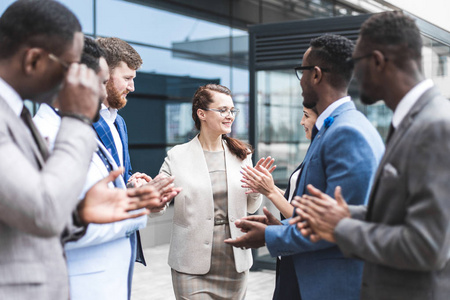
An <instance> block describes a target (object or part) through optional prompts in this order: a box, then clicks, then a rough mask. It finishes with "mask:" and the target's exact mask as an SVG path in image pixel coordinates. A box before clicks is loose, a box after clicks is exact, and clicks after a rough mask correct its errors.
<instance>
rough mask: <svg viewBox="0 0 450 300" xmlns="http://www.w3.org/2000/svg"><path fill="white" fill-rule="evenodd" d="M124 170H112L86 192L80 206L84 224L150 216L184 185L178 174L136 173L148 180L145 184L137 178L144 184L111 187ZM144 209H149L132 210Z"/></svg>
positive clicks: (80, 215)
mask: <svg viewBox="0 0 450 300" xmlns="http://www.w3.org/2000/svg"><path fill="white" fill-rule="evenodd" d="M122 173H123V168H119V169H117V170H114V171H112V172H110V173H109V175H108V176H107V177H105V178H104V179H102V180H100V181H99V182H98V183H96V184H95V185H94V186H93V187H92V188H91V189H90V190H89V191H88V192H87V193H86V195H85V198H84V199H83V200H82V201H81V202H80V203H79V205H78V207H77V210H78V214H79V217H80V219H81V221H82V222H83V223H84V224H89V223H111V222H117V221H121V220H125V219H130V218H137V217H140V216H143V215H147V214H149V213H150V211H152V212H155V211H160V210H162V209H163V208H164V206H165V205H166V203H167V202H169V201H170V200H172V198H173V197H175V196H176V195H177V194H178V193H179V192H180V191H181V188H176V187H175V186H174V184H173V181H174V180H175V178H174V177H166V176H163V175H158V176H156V177H155V178H154V179H153V180H152V179H151V177H150V176H148V175H146V174H143V173H137V174H134V175H136V176H134V175H133V176H134V178H133V180H134V179H136V180H137V179H144V180H145V183H143V182H142V181H139V180H137V182H140V183H141V185H140V186H137V187H132V188H128V189H126V190H124V189H118V188H113V189H112V188H110V187H109V186H108V184H109V183H110V182H112V181H114V180H115V179H116V178H117V177H118V176H120V175H121V174H122ZM142 208H145V209H144V210H143V211H140V212H138V213H135V214H131V213H130V212H131V211H134V210H138V209H142Z"/></svg>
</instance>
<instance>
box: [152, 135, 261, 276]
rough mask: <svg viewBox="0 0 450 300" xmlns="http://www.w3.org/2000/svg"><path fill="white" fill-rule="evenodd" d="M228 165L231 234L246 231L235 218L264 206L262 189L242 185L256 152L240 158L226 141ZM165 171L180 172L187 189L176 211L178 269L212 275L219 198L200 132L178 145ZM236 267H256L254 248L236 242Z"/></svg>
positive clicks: (173, 247) (173, 255)
mask: <svg viewBox="0 0 450 300" xmlns="http://www.w3.org/2000/svg"><path fill="white" fill-rule="evenodd" d="M223 143H224V149H225V164H226V168H227V185H228V220H229V223H230V225H229V226H230V232H231V237H232V238H236V237H239V236H241V235H243V233H242V232H241V231H240V230H239V229H238V228H236V226H235V225H234V221H235V220H237V219H239V218H242V217H244V216H246V215H247V213H254V212H256V210H257V209H258V208H259V206H260V205H261V201H262V197H261V195H260V194H249V195H246V194H245V191H246V190H245V189H244V188H242V187H241V185H242V183H241V181H240V180H241V177H242V176H241V173H240V170H241V166H244V165H251V164H252V161H251V156H250V155H249V156H247V158H246V159H245V160H243V161H242V160H240V159H239V158H238V157H236V156H235V155H234V154H232V153H231V152H230V151H229V150H228V147H227V146H226V142H223ZM160 173H164V174H166V175H168V176H171V175H172V176H175V186H178V187H182V188H183V190H182V191H181V193H180V194H179V195H177V197H176V199H175V200H174V204H175V213H174V217H173V224H172V237H171V242H170V251H169V265H170V267H171V268H172V269H174V270H176V271H178V272H183V273H188V274H198V275H202V274H206V273H208V271H209V269H210V266H211V250H212V242H213V231H214V202H213V192H212V187H211V180H210V177H209V172H208V167H207V165H206V160H205V156H204V154H203V149H202V146H201V145H200V142H199V140H198V136H197V137H195V138H194V139H193V140H192V141H190V142H188V143H186V144H182V145H178V146H175V147H174V148H172V149H171V150H170V151H169V152H168V153H167V157H166V159H165V160H164V163H163V165H162V167H161V170H160ZM233 253H234V260H235V265H236V271H237V272H239V273H241V272H244V271H246V270H248V269H250V267H251V266H252V263H253V259H252V255H251V251H250V250H242V249H240V248H235V247H233Z"/></svg>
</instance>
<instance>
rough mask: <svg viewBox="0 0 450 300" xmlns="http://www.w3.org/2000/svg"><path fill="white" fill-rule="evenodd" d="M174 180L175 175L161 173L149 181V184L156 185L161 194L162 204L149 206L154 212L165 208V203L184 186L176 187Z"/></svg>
mask: <svg viewBox="0 0 450 300" xmlns="http://www.w3.org/2000/svg"><path fill="white" fill-rule="evenodd" d="M174 180H175V177H174V176H170V177H167V176H165V175H163V174H159V175H158V176H156V177H155V178H154V179H153V180H152V181H150V182H149V183H147V185H151V186H154V187H155V188H156V190H157V191H158V192H159V193H160V195H161V198H160V200H161V202H160V205H159V206H157V207H152V208H149V209H150V211H151V212H152V213H154V212H159V211H161V210H163V209H164V207H165V205H166V204H167V203H168V202H170V200H172V199H173V198H174V197H175V196H176V195H178V194H179V193H180V192H181V190H182V188H180V187H175V185H174V184H173V182H174Z"/></svg>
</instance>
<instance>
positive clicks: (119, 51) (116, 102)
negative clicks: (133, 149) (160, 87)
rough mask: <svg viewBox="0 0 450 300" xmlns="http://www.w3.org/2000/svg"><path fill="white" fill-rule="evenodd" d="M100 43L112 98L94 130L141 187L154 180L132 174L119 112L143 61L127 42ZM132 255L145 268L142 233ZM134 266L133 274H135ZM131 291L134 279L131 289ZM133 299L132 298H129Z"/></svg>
mask: <svg viewBox="0 0 450 300" xmlns="http://www.w3.org/2000/svg"><path fill="white" fill-rule="evenodd" d="M97 42H98V44H99V45H100V46H101V47H102V48H103V50H104V51H105V58H106V62H107V63H108V67H109V74H110V79H109V81H108V83H107V85H106V89H107V93H108V96H107V97H106V99H105V100H104V101H103V103H102V108H101V110H100V120H99V121H98V122H96V123H94V125H93V126H94V129H95V131H96V132H97V134H98V136H99V139H100V140H101V141H102V143H103V145H104V146H105V147H106V149H108V150H109V152H110V153H111V155H112V157H113V158H114V160H115V162H116V163H117V165H118V166H121V167H124V168H125V172H124V173H123V179H124V181H125V182H126V183H127V182H128V183H132V185H133V186H134V185H140V184H141V182H142V181H143V182H144V183H145V182H148V181H150V180H151V178H150V177H149V176H147V175H145V174H142V173H136V174H134V175H132V173H131V162H130V154H129V152H128V133H127V126H126V124H125V121H124V119H123V118H122V117H121V116H120V115H119V114H118V113H117V112H118V110H119V109H121V108H123V107H124V106H125V105H126V104H127V95H128V93H130V92H134V78H135V77H136V70H137V69H139V68H140V67H141V65H142V58H141V56H140V55H139V53H137V51H136V50H135V49H134V48H133V47H131V46H130V45H129V44H128V43H127V42H125V41H123V40H121V39H119V38H113V37H109V38H99V39H97ZM130 239H131V247H132V250H133V251H132V253H133V254H134V255H133V257H132V258H131V261H132V262H134V261H135V260H136V261H137V262H140V263H142V264H144V265H146V263H145V259H144V253H143V251H142V246H141V239H140V235H139V231H136V233H135V234H132V235H131V236H130ZM132 269H133V264H131V270H130V272H131V274H132V273H133V270H132ZM128 291H129V292H130V291H131V277H130V280H129V289H128ZM129 296H130V295H129Z"/></svg>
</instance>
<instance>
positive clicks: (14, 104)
mask: <svg viewBox="0 0 450 300" xmlns="http://www.w3.org/2000/svg"><path fill="white" fill-rule="evenodd" d="M0 96H1V97H2V98H3V99H4V100H5V101H6V103H8V105H9V106H10V107H11V109H12V110H13V111H14V113H15V114H16V115H17V116H20V113H21V112H22V109H23V100H22V98H21V97H20V96H19V94H18V93H17V92H16V91H15V90H14V89H13V88H12V87H11V86H10V85H9V84H8V83H7V82H6V81H4V80H3V79H2V78H1V77H0Z"/></svg>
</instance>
